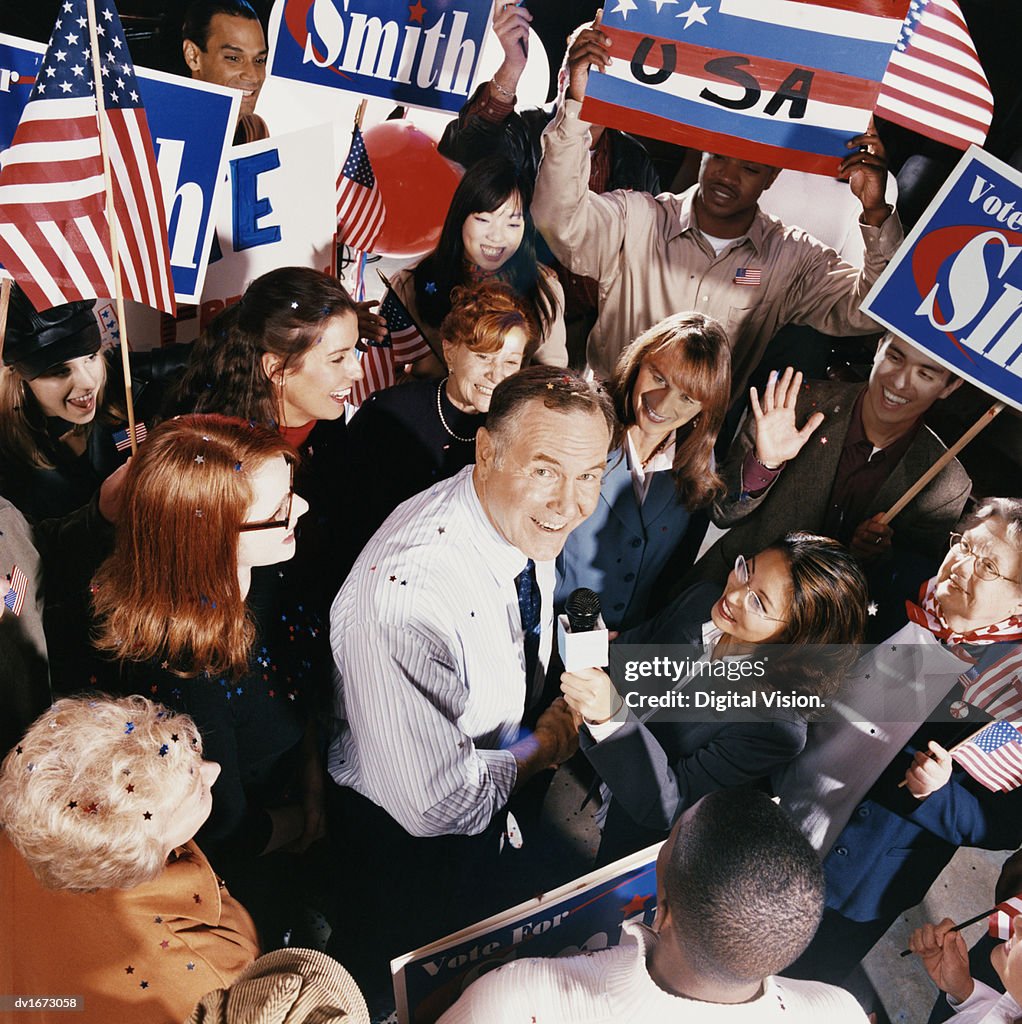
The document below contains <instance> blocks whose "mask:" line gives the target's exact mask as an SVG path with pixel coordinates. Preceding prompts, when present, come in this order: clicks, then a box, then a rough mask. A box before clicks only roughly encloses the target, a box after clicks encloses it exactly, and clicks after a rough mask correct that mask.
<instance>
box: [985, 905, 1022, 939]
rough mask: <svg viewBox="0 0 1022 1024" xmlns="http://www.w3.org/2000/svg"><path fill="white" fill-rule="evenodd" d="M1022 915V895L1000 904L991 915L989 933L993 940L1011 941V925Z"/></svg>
mask: <svg viewBox="0 0 1022 1024" xmlns="http://www.w3.org/2000/svg"><path fill="white" fill-rule="evenodd" d="M1019 914H1022V894H1020V895H1018V896H1012V897H1011V899H1010V900H1005V901H1004V902H1003V903H998V904H997V906H996V907H994V912H993V913H992V914H991V915H990V919H989V924H988V928H987V931H988V932H989V934H990V937H991V938H992V939H1010V938H1011V923H1012V921H1014V919H1015V918H1016V917H1017V916H1018V915H1019Z"/></svg>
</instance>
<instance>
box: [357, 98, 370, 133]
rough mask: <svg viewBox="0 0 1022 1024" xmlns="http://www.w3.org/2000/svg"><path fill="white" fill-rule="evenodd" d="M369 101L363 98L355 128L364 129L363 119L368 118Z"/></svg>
mask: <svg viewBox="0 0 1022 1024" xmlns="http://www.w3.org/2000/svg"><path fill="white" fill-rule="evenodd" d="M367 102H368V101H367V100H366V99H365V98H364V97H363V99H362V102H361V103H359V105H358V110H357V111H356V113H355V127H356V128H361V127H362V118H364V117H365V116H366V103H367Z"/></svg>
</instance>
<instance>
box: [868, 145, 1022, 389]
mask: <svg viewBox="0 0 1022 1024" xmlns="http://www.w3.org/2000/svg"><path fill="white" fill-rule="evenodd" d="M1020 255H1022V174H1020V173H1019V172H1018V171H1016V170H1014V169H1013V168H1011V167H1009V166H1008V165H1007V164H1004V163H1001V161H1000V160H997V159H995V158H994V157H992V156H990V154H989V153H986V152H984V151H983V150H981V149H979V148H978V147H976V146H973V147H972V148H971V149H970V150H969V151H968V152H967V153H966V154H965V156H964V157H962V160H961V162H960V163H959V164H958V166H957V167H956V168H955V170H954V172H953V173H952V174H951V176H950V177H949V178H948V180H947V181H946V182H945V183H944V186H943V188H941V190H940V191H939V192H938V193H937V195H936V197H935V198H934V200H933V202H932V203H931V204H930V205H929V207H928V208H927V210H926V212H925V213H924V214H923V216H922V219H921V220H920V221H919V222H918V223H917V224H916V226H915V227H914V228H913V229H912V231H911V232H910V233H909V236H908V238H906V239H905V242H904V243H903V245H902V247H901V248H900V249H899V250H898V253H897V255H896V256H895V258H894V259H893V260H892V261H891V263H890V265H889V266H888V268H887V270H886V271H884V273H883V275H882V276H881V277H880V279H879V280H878V281H877V283H876V284H875V285H874V286H873V289H872V291H871V292H870V293H869V295H867V296H866V301H865V302H864V303H863V306H862V308H863V310H864V311H865V312H866V313H868V314H869V315H870V316H871V317H873V318H874V319H875V320H878V321H879V322H880V323H882V324H884V325H886V326H887V327H889V328H890V329H891V330H892V331H895V332H896V333H897V334H900V335H902V336H903V337H905V338H908V339H909V340H910V341H913V342H915V343H916V344H917V345H920V346H921V347H922V348H924V349H926V350H927V351H928V352H929V353H930V354H931V355H932V356H933V357H934V358H935V359H937V360H938V361H939V362H941V363H943V364H944V365H945V366H946V367H948V369H950V370H954V372H955V373H957V374H958V375H959V376H961V377H964V378H965V379H966V380H969V381H971V382H972V383H973V384H976V385H977V386H978V387H981V388H983V389H984V390H985V391H988V392H990V394H992V395H996V396H997V397H998V398H1001V399H1003V400H1004V401H1005V402H1007V403H1008V404H1010V405H1013V406H1014V407H1015V408H1016V409H1022V259H1019V256H1020Z"/></svg>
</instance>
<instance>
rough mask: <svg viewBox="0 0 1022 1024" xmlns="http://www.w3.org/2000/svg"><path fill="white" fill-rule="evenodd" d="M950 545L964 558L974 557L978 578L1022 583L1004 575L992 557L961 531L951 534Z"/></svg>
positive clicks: (973, 565) (975, 571)
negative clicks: (975, 545) (974, 545)
mask: <svg viewBox="0 0 1022 1024" xmlns="http://www.w3.org/2000/svg"><path fill="white" fill-rule="evenodd" d="M950 547H951V550H952V551H955V550H957V551H958V553H959V554H960V555H961V556H962V557H963V558H972V559H974V561H973V563H972V571H973V573H975V575H976V577H977V579H981V580H986V581H987V583H990V582H992V581H993V580H1004V582H1005V583H1016V584H1022V580H1013V579H1010V578H1009V577H1007V576H1004V575H1003V574H1002V573H1001V571H1000V570H999V569H998V568H997V563H996V562H995V561H994V560H993V559H992V558H984V557H983V555H981V554H980V553H979V552H978V551H977V550H976V549H975V548H974V547H973V546H972V545H971V544H970V543H969V542H968V541H967V540H966V539H965V538H964V537H963V536H962V535H961V534H960V533H952V534H951V545H950Z"/></svg>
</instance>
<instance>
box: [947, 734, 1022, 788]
mask: <svg viewBox="0 0 1022 1024" xmlns="http://www.w3.org/2000/svg"><path fill="white" fill-rule="evenodd" d="M951 754H952V756H953V757H954V759H955V760H956V761H957V762H958V763H959V764H960V765H961V766H962V767H963V768H964V769H965V770H966V771H967V772H968V773H969V774H970V775H971V776H972V777H973V778H974V779H975V780H976V781H977V782H979V783H980V784H981V785H983V786H986V788H987V789H989V790H992V791H993V792H995V793H1007V792H1008V791H1009V790H1012V789H1017V788H1018V786H1019V785H1022V733H1020V732H1019V731H1018V728H1017V727H1016V726H1015V725H1013V724H1012V723H1011V722H991V723H990V724H989V725H987V726H985V727H984V728H982V729H980V730H979V732H977V733H976V734H975V735H974V736H970V737H969V738H968V739H967V740H966V741H965V742H964V743H960V744H959V745H958V746H957V747H955V748H954V749H953V750H952V751H951Z"/></svg>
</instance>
